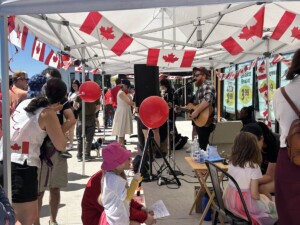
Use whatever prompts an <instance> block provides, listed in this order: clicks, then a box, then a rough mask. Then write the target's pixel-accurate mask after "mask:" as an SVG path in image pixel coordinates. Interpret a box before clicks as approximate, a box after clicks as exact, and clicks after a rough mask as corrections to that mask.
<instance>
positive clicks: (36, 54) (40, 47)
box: [31, 38, 46, 62]
mask: <svg viewBox="0 0 300 225" xmlns="http://www.w3.org/2000/svg"><path fill="white" fill-rule="evenodd" d="M45 48H46V44H45V43H43V42H41V41H39V40H38V39H37V38H35V39H34V42H33V46H32V52H31V57H32V58H33V59H35V60H38V61H40V62H44V56H45Z"/></svg>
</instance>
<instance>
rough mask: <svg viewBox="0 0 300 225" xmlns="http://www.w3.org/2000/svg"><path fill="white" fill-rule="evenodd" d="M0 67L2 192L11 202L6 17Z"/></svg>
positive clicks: (0, 25) (1, 24)
mask: <svg viewBox="0 0 300 225" xmlns="http://www.w3.org/2000/svg"><path fill="white" fill-rule="evenodd" d="M0 31H1V32H0V52H1V53H0V65H1V90H2V132H3V137H2V140H3V146H2V149H3V176H4V180H3V184H4V191H5V193H6V194H7V197H8V199H9V201H10V202H11V195H12V192H11V158H10V154H11V152H10V149H11V148H10V112H9V111H10V110H9V109H10V104H9V99H10V97H9V76H8V74H9V73H8V61H9V60H8V43H7V36H8V29H7V16H6V15H4V16H0Z"/></svg>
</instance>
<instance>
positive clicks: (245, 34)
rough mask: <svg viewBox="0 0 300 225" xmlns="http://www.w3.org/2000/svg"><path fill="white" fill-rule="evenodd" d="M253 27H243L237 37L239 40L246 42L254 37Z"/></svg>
mask: <svg viewBox="0 0 300 225" xmlns="http://www.w3.org/2000/svg"><path fill="white" fill-rule="evenodd" d="M255 32H256V31H255V25H254V26H250V27H248V26H244V27H243V29H242V32H241V33H240V35H239V38H240V39H246V41H248V39H249V38H252V37H254V36H256V34H255Z"/></svg>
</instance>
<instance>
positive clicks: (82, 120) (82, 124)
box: [81, 47, 86, 176]
mask: <svg viewBox="0 0 300 225" xmlns="http://www.w3.org/2000/svg"><path fill="white" fill-rule="evenodd" d="M81 51H82V59H81V62H82V72H81V76H82V83H84V82H85V47H82V49H81ZM81 104H82V110H81V115H82V118H81V126H82V127H81V128H82V132H81V139H82V176H85V152H86V149H85V146H86V144H85V122H86V121H85V101H83V100H82V101H81Z"/></svg>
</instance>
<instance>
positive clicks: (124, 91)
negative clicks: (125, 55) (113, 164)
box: [112, 79, 134, 145]
mask: <svg viewBox="0 0 300 225" xmlns="http://www.w3.org/2000/svg"><path fill="white" fill-rule="evenodd" d="M130 86H131V85H130V81H129V80H127V79H123V80H122V87H121V89H120V90H119V92H118V94H117V103H118V107H117V110H116V112H115V116H114V121H113V129H112V135H116V136H118V143H119V144H120V145H124V140H125V134H132V116H131V106H134V102H133V101H132V99H131V98H130V97H128V92H129V89H130Z"/></svg>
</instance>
